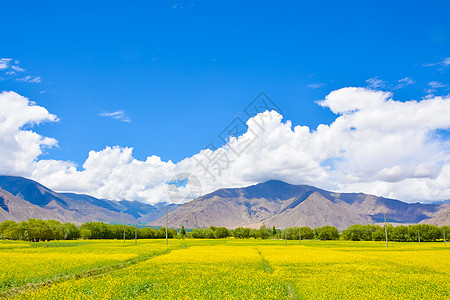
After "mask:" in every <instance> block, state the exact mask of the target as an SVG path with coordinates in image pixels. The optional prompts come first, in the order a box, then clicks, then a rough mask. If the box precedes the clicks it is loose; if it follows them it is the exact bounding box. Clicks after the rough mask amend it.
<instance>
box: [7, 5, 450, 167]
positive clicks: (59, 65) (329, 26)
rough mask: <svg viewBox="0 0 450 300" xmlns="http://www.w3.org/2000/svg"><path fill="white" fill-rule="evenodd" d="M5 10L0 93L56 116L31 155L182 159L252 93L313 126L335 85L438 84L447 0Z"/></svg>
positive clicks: (444, 72)
mask: <svg viewBox="0 0 450 300" xmlns="http://www.w3.org/2000/svg"><path fill="white" fill-rule="evenodd" d="M2 11H3V13H2V18H0V26H1V27H2V28H3V30H2V37H1V39H2V42H1V43H0V58H11V59H12V61H11V62H10V64H11V65H13V64H15V65H17V66H20V68H23V69H25V71H23V72H20V71H17V72H16V73H15V74H10V75H7V74H5V72H3V73H2V74H0V77H1V79H2V80H1V81H0V90H2V91H14V92H16V93H18V94H20V95H22V96H24V97H27V98H29V99H30V100H32V101H35V102H36V103H37V105H39V106H42V107H45V108H46V109H47V110H48V111H49V112H50V113H52V114H54V115H56V116H58V118H59V122H48V123H44V124H41V125H39V126H38V127H35V128H34V130H35V131H36V132H38V133H39V134H41V135H43V136H48V137H52V138H54V139H56V140H57V141H58V147H51V148H49V149H46V150H45V151H44V154H43V155H41V156H40V158H41V159H56V160H63V161H73V162H75V163H77V164H78V166H81V165H82V164H83V163H84V161H85V160H86V159H87V158H88V153H89V151H90V150H95V151H100V150H102V149H104V148H105V147H106V146H111V147H112V146H116V145H118V146H121V147H133V148H134V150H133V156H134V157H135V158H136V159H138V160H145V159H146V157H148V156H150V155H156V156H158V157H161V159H162V160H163V161H168V160H172V161H173V162H179V161H180V160H182V159H184V158H186V157H190V156H192V155H194V154H196V153H198V152H199V151H200V150H202V149H203V148H205V146H206V145H207V144H208V143H209V142H210V141H211V140H214V139H216V137H217V135H218V134H219V133H220V132H221V131H222V130H223V129H224V127H226V126H227V125H228V124H229V123H230V122H231V121H232V120H233V118H234V117H236V116H243V110H244V108H245V106H246V105H247V104H248V103H249V102H251V101H252V100H253V98H254V97H255V96H257V95H258V94H259V92H261V91H264V92H266V93H267V94H268V95H269V96H270V97H271V98H272V99H273V100H274V101H275V102H276V103H277V104H278V106H279V107H280V108H282V110H283V120H291V121H292V123H293V125H306V126H309V127H310V128H312V129H314V128H316V127H317V126H318V125H319V124H330V123H332V122H333V121H334V120H335V118H336V114H334V113H332V112H331V111H330V109H329V108H327V107H321V106H319V105H318V104H317V103H316V102H317V101H319V100H322V99H324V98H325V97H326V96H327V95H328V94H329V93H330V92H332V91H334V90H337V89H340V88H344V87H371V88H373V89H377V90H384V91H391V92H393V93H394V98H395V99H396V100H399V101H409V100H412V99H415V100H420V99H423V98H425V97H429V95H431V94H433V95H448V93H449V87H448V85H449V84H450V81H449V74H450V73H449V71H448V66H449V65H450V60H449V61H448V65H446V58H448V57H449V56H450V51H449V50H450V18H448V12H449V11H450V3H449V2H448V1H432V2H427V3H425V2H423V1H395V3H393V2H392V1H376V2H374V1H371V2H369V1H320V2H319V1H307V2H306V1H301V2H300V1H282V2H275V1H248V2H245V3H243V2H242V1H171V2H170V1H158V2H156V1H95V3H93V2H92V1H76V2H70V3H68V2H65V1H64V2H62V1H8V2H5V3H3V4H2ZM14 61H15V63H14ZM0 71H1V70H0ZM26 76H30V77H28V78H27V77H26ZM21 78H22V79H23V78H25V79H24V80H22V81H20V80H18V79H21ZM32 81H37V82H32ZM430 83H431V84H430ZM427 95H428V96H427ZM114 117H115V118H114Z"/></svg>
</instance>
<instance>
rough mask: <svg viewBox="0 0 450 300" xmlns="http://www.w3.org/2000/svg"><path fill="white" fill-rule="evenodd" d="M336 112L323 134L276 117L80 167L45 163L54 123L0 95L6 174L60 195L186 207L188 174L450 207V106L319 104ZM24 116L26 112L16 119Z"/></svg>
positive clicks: (109, 151) (376, 101)
mask: <svg viewBox="0 0 450 300" xmlns="http://www.w3.org/2000/svg"><path fill="white" fill-rule="evenodd" d="M318 104H319V105H321V106H322V107H324V109H330V110H331V111H332V112H333V113H335V114H336V119H335V120H334V121H333V122H332V123H331V124H322V125H319V126H318V127H317V128H314V129H312V128H309V127H307V126H301V125H297V126H293V125H292V123H291V122H290V121H284V120H283V116H282V115H281V114H279V113H277V112H275V111H266V112H264V113H260V114H258V115H256V116H254V117H253V118H250V119H248V120H247V124H246V125H247V126H248V128H247V129H246V130H245V132H244V133H243V134H241V135H240V136H236V137H230V138H229V142H228V143H227V144H226V145H224V146H222V147H220V148H218V149H216V150H214V151H213V150H210V149H205V150H202V151H200V152H199V153H197V154H196V155H194V156H192V157H187V158H185V159H184V160H182V161H181V162H179V163H177V164H174V163H172V162H171V161H168V162H165V161H162V160H161V159H160V158H159V157H157V156H149V157H148V158H147V159H146V160H145V161H140V160H137V159H135V158H134V157H133V154H132V151H133V149H132V148H121V147H118V146H116V147H106V148H105V149H103V150H101V151H90V153H89V157H88V159H87V160H86V161H85V162H84V164H83V165H82V166H81V167H78V166H76V165H75V164H74V163H72V162H67V161H59V160H49V159H40V155H41V154H42V153H43V149H45V148H46V147H52V146H55V145H56V143H57V142H56V140H54V139H52V138H48V137H42V136H40V135H39V134H37V133H35V132H33V131H31V130H30V129H26V128H31V127H32V126H33V125H38V124H39V123H42V122H55V121H57V118H56V116H54V115H52V114H50V113H49V112H48V111H47V110H46V109H45V108H43V107H39V106H37V105H35V104H34V103H33V102H31V101H29V100H28V99H26V98H24V97H22V96H20V95H18V94H16V93H13V92H3V93H1V94H0V106H1V107H6V109H5V110H2V111H1V112H0V132H1V141H2V143H1V144H0V154H1V161H0V172H2V173H4V174H15V175H22V176H28V177H31V178H33V179H35V180H37V181H39V182H41V183H43V184H44V185H47V186H49V187H50V188H53V189H55V190H58V191H72V192H78V193H86V194H90V195H93V196H96V197H100V198H108V199H116V200H120V199H128V200H139V201H144V202H148V203H156V202H160V201H171V202H181V201H186V199H187V198H185V196H186V195H188V194H190V193H191V191H189V188H188V187H189V185H186V186H184V187H183V186H180V187H178V188H177V192H178V193H179V196H178V197H177V196H176V195H175V196H173V193H171V196H170V197H169V196H168V193H167V191H168V183H170V182H171V181H173V178H174V176H176V175H177V174H181V173H183V174H191V175H193V176H195V178H196V180H197V179H198V180H199V182H200V183H201V187H202V193H207V192H211V191H214V190H216V189H218V188H223V187H238V186H246V185H249V184H255V183H258V182H263V181H266V180H269V179H279V180H283V181H286V182H289V183H292V184H310V185H314V186H317V187H320V188H324V189H329V190H334V191H341V192H365V193H371V194H376V195H382V196H386V197H392V198H398V199H401V200H404V201H420V200H438V199H450V181H449V180H448V178H450V143H449V139H448V133H449V132H448V131H449V129H450V98H449V97H430V98H427V99H423V100H420V101H415V100H411V101H406V102H401V101H396V100H394V99H393V94H392V93H388V92H383V91H376V90H371V89H367V88H342V89H339V90H336V91H333V92H331V93H330V94H329V95H327V96H326V97H325V99H324V100H322V101H319V102H318ZM18 112H20V113H18Z"/></svg>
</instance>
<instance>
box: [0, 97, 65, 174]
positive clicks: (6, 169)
mask: <svg viewBox="0 0 450 300" xmlns="http://www.w3.org/2000/svg"><path fill="white" fill-rule="evenodd" d="M0 107H1V110H0V157H1V159H0V174H17V175H25V176H30V174H31V172H32V169H33V162H34V161H35V160H37V159H38V157H39V155H41V154H42V149H43V148H45V147H51V146H55V145H56V143H57V142H56V140H55V139H52V138H48V137H43V136H41V135H39V134H37V133H36V132H34V131H32V130H30V129H25V127H28V128H29V127H31V126H33V125H38V124H40V123H43V122H55V121H57V118H56V116H55V115H52V114H50V113H49V112H48V111H47V110H46V109H45V108H43V107H41V106H37V105H36V104H35V103H34V102H32V101H29V100H28V99H27V98H25V97H22V96H20V95H18V94H16V93H14V92H2V93H0Z"/></svg>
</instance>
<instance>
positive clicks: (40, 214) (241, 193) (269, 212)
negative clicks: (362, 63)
mask: <svg viewBox="0 0 450 300" xmlns="http://www.w3.org/2000/svg"><path fill="white" fill-rule="evenodd" d="M165 205H166V204H165V203H158V204H155V205H151V204H146V203H142V202H138V201H126V200H122V201H112V200H106V199H98V198H95V197H92V196H88V195H82V194H74V193H57V192H55V191H52V190H51V189H49V188H46V187H45V186H43V185H41V184H39V183H38V182H35V181H33V180H30V179H26V178H23V177H16V176H0V222H1V221H4V220H13V221H23V220H28V219H29V218H38V219H54V220H58V221H61V222H72V223H75V224H78V225H79V224H81V223H84V222H89V221H104V222H107V223H125V224H147V225H149V226H165V217H164V214H165ZM385 213H386V217H387V221H388V222H390V223H402V224H413V223H429V224H435V225H438V226H441V225H450V202H449V201H442V202H439V203H428V204H422V203H405V202H402V201H399V200H394V199H388V198H383V197H377V196H373V195H367V194H363V193H334V192H329V191H325V190H322V189H319V188H316V187H313V186H308V185H291V184H288V183H285V182H282V181H276V180H271V181H267V182H264V183H260V184H256V185H252V186H248V187H242V188H227V189H220V190H217V191H215V192H213V193H210V194H207V195H204V196H202V197H199V198H196V199H194V200H192V201H190V202H188V203H185V204H184V205H176V204H170V205H169V216H168V221H169V227H171V228H180V227H181V226H184V227H186V228H206V227H209V226H211V225H214V226H224V227H228V228H235V227H238V226H245V227H254V228H258V227H260V226H261V225H262V224H263V223H264V224H265V225H266V226H273V225H274V226H276V227H277V228H285V227H291V226H309V227H318V226H324V225H332V226H336V227H337V228H338V229H340V230H341V229H344V228H346V227H348V226H350V225H352V224H373V223H381V222H384V214H385Z"/></svg>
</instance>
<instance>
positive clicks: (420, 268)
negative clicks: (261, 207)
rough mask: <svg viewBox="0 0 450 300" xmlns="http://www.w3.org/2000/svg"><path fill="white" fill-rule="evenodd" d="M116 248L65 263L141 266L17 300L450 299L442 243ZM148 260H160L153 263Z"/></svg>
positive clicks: (202, 243) (99, 247) (108, 245)
mask: <svg viewBox="0 0 450 300" xmlns="http://www.w3.org/2000/svg"><path fill="white" fill-rule="evenodd" d="M114 243H115V244H114ZM118 243H120V242H119V241H108V242H105V241H99V242H94V243H89V244H86V245H80V246H74V247H67V248H73V249H71V250H70V251H68V252H67V253H68V254H67V256H72V255H75V256H74V257H76V258H77V259H80V260H79V261H80V262H81V264H85V263H86V262H87V261H89V260H95V259H98V257H96V256H95V255H96V254H98V253H101V252H102V251H103V255H105V258H106V257H108V255H118V256H111V257H109V258H108V259H110V260H114V259H116V260H117V261H121V260H122V261H124V260H126V259H133V257H132V256H130V257H128V258H127V257H126V255H131V254H132V253H133V249H134V251H135V257H141V258H142V260H141V261H140V262H139V263H136V264H133V265H128V266H126V267H124V268H120V269H116V270H113V271H110V272H107V273H105V274H102V275H99V276H89V277H82V278H78V279H77V278H72V279H69V280H65V281H62V282H58V283H57V284H54V285H52V286H49V287H41V288H38V289H33V290H29V291H24V292H23V293H22V294H18V295H16V296H17V298H19V299H450V262H449V253H450V252H449V251H450V247H445V246H444V244H443V243H422V244H421V245H420V246H419V245H418V244H417V243H391V244H390V247H389V248H387V249H386V247H385V244H384V243H382V242H349V241H333V242H331V241H330V242H326V241H303V243H302V245H301V246H300V245H299V244H298V242H296V241H289V242H288V245H287V246H286V245H285V242H284V241H278V240H234V239H228V240H182V241H180V240H171V241H169V244H170V247H169V248H170V249H171V251H170V253H169V252H167V247H166V246H165V242H164V241H161V240H159V241H158V240H156V241H139V243H140V244H139V245H138V246H134V245H131V244H130V245H129V246H123V245H122V246H120V245H116V244H118ZM0 249H1V248H0ZM48 249H50V248H47V249H44V251H45V250H48ZM75 249H78V250H77V251H75ZM85 249H90V251H88V252H86V251H85ZM17 250H19V249H17V248H15V249H14V248H13V249H10V250H8V251H12V252H13V251H17ZM0 251H4V249H2V250H0ZM72 251H74V252H72ZM89 252H90V253H89ZM49 253H50V254H49V256H54V257H55V258H56V260H61V259H62V258H61V257H59V256H57V255H56V254H55V253H51V252H49ZM145 253H147V255H148V256H147V258H145V259H144V257H145V255H146V254H145ZM149 253H153V254H160V255H157V256H154V257H151V258H150V254H149ZM42 254H44V252H43V253H42ZM17 255H20V253H19V252H17ZM77 255H80V257H78V256H77ZM83 255H84V256H85V257H86V260H85V261H83V259H81V256H83ZM90 255H94V256H90ZM120 255H123V256H120ZM35 262H36V261H35ZM44 262H45V261H44ZM46 264H47V262H46ZM10 267H12V268H14V264H10ZM33 268H35V269H36V270H37V269H39V266H38V264H37V265H36V266H35V267H33ZM22 271H23V270H22Z"/></svg>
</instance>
